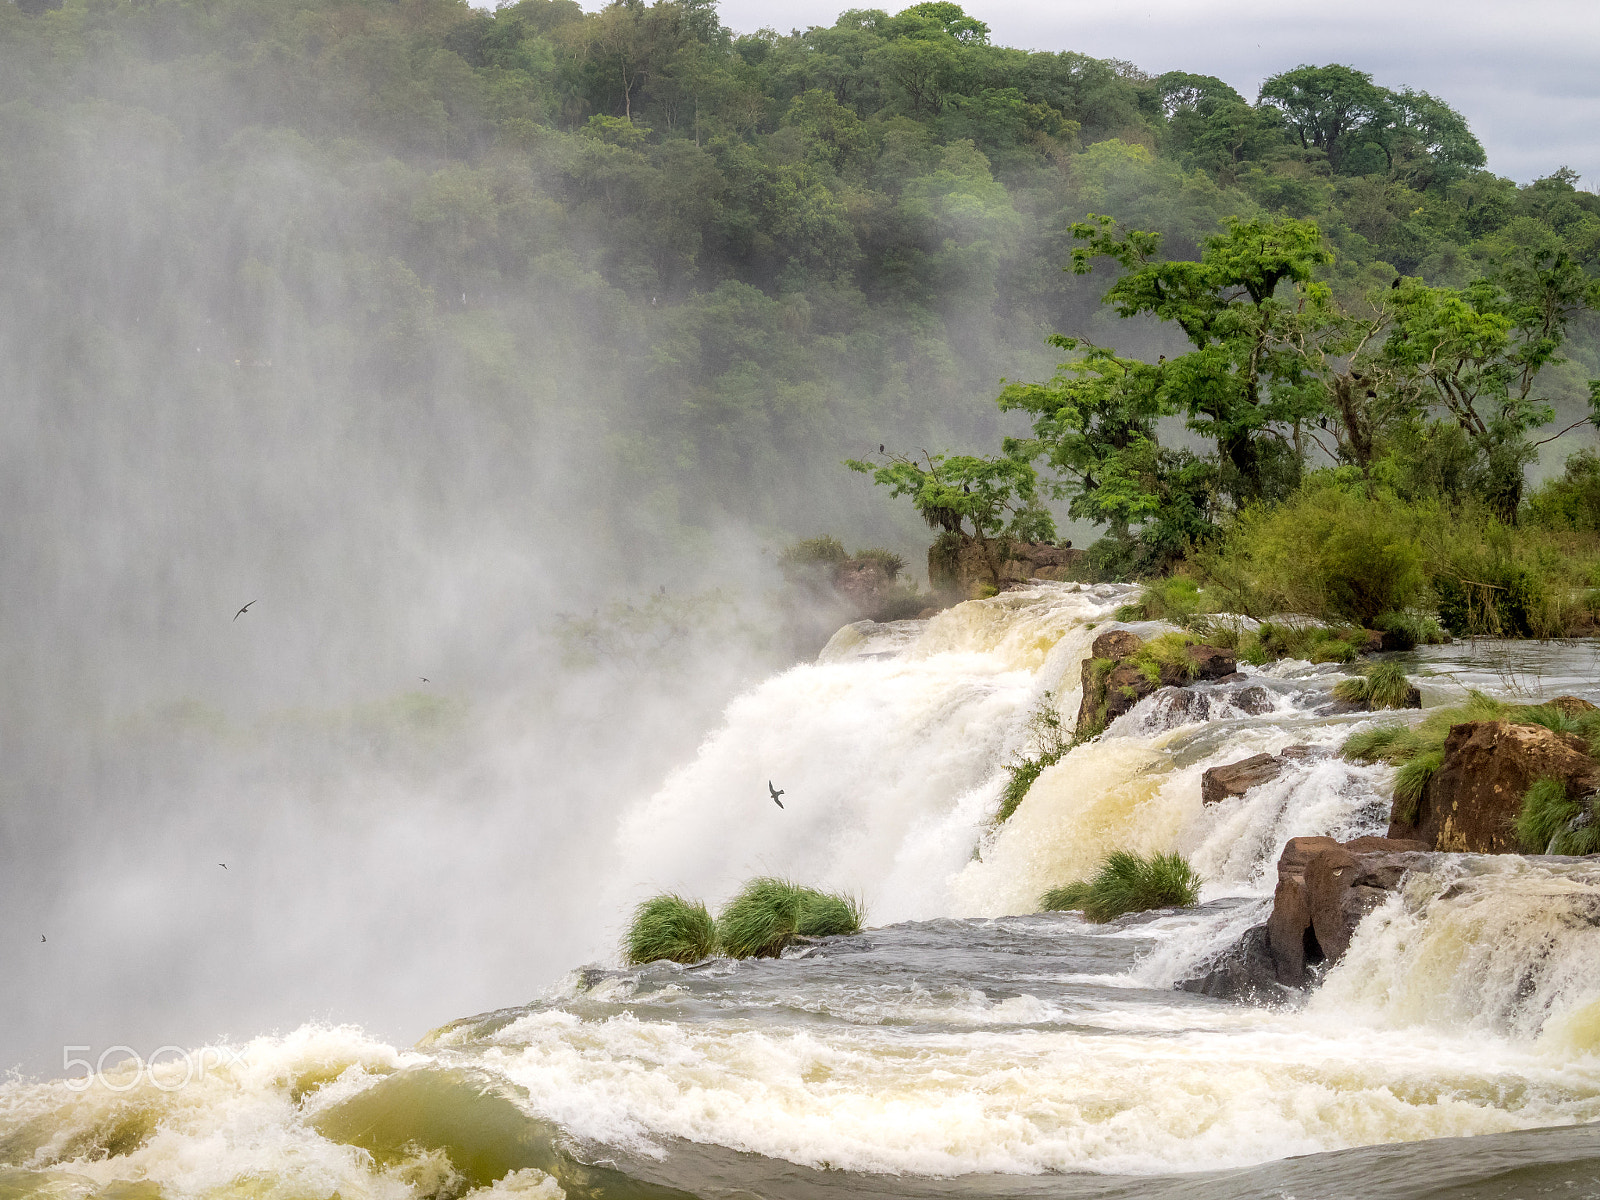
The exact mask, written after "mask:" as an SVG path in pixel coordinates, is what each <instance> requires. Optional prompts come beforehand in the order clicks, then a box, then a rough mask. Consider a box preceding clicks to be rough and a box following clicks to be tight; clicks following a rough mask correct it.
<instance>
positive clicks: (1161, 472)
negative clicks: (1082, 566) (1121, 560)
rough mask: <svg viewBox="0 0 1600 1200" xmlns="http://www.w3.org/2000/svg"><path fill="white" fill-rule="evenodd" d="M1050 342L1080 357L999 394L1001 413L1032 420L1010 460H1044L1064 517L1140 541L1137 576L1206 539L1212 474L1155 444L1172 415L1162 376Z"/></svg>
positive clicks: (1084, 347)
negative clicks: (1029, 433) (1162, 422)
mask: <svg viewBox="0 0 1600 1200" xmlns="http://www.w3.org/2000/svg"><path fill="white" fill-rule="evenodd" d="M1049 342H1050V344H1051V345H1052V346H1055V347H1056V348H1058V349H1061V350H1067V351H1080V350H1081V351H1082V353H1081V355H1080V356H1079V357H1077V358H1075V359H1070V360H1068V361H1067V362H1064V363H1062V364H1061V365H1060V366H1059V367H1058V368H1057V372H1056V375H1055V377H1054V378H1052V379H1051V380H1050V381H1049V382H1048V383H1013V384H1009V385H1008V386H1007V387H1006V388H1005V390H1004V391H1002V392H1001V393H1000V397H999V401H998V403H999V405H1000V408H1001V409H1002V410H1005V411H1010V410H1021V411H1023V412H1027V413H1029V414H1030V415H1031V416H1032V417H1033V437H1032V438H1007V439H1006V441H1005V447H1004V448H1005V452H1006V453H1007V454H1008V455H1012V456H1016V457H1021V458H1027V459H1028V460H1029V461H1033V460H1035V459H1038V458H1043V459H1044V460H1045V463H1046V464H1047V466H1048V467H1049V468H1050V469H1051V470H1052V471H1053V472H1054V474H1055V477H1054V479H1053V480H1052V481H1051V482H1050V484H1049V485H1048V486H1049V490H1050V492H1051V493H1052V494H1053V495H1054V496H1055V497H1056V498H1057V499H1064V500H1067V501H1068V504H1069V507H1068V515H1069V516H1071V517H1072V518H1073V519H1074V520H1088V521H1094V522H1096V523H1097V524H1104V525H1107V526H1108V527H1109V531H1110V536H1111V537H1113V538H1116V539H1119V540H1122V541H1132V540H1134V539H1137V541H1138V543H1139V545H1140V547H1141V549H1140V551H1139V552H1138V555H1137V557H1138V558H1139V559H1140V560H1141V561H1140V562H1139V564H1138V565H1139V566H1140V567H1150V566H1154V565H1156V564H1157V563H1158V562H1160V561H1163V560H1170V559H1171V558H1172V557H1175V556H1177V555H1181V554H1182V552H1183V550H1184V548H1185V547H1186V546H1187V545H1188V544H1190V543H1191V542H1195V541H1201V540H1204V539H1205V538H1207V537H1208V536H1210V534H1211V532H1212V531H1213V526H1212V523H1211V519H1210V512H1211V509H1212V507H1213V504H1214V496H1215V474H1216V472H1215V469H1214V468H1212V467H1210V466H1209V465H1208V464H1205V463H1202V462H1200V461H1199V460H1198V459H1196V458H1195V456H1194V455H1193V454H1190V453H1188V452H1187V451H1174V450H1169V449H1166V448H1164V447H1162V446H1161V445H1160V444H1159V443H1158V441H1157V439H1156V421H1157V420H1158V419H1159V418H1160V417H1163V416H1166V415H1168V414H1169V413H1170V412H1171V411H1172V410H1171V407H1170V401H1169V399H1168V397H1167V393H1166V389H1165V388H1164V387H1163V385H1162V375H1163V373H1164V367H1162V366H1161V365H1156V366H1152V365H1151V364H1149V363H1145V362H1141V361H1140V360H1138V359H1134V358H1124V357H1122V356H1120V355H1118V354H1116V353H1114V352H1113V351H1111V350H1108V349H1106V348H1105V347H1103V346H1096V345H1093V344H1092V343H1089V342H1086V341H1083V340H1082V339H1080V338H1070V337H1062V336H1059V335H1057V336H1054V337H1051V338H1050V339H1049Z"/></svg>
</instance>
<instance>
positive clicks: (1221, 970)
mask: <svg viewBox="0 0 1600 1200" xmlns="http://www.w3.org/2000/svg"><path fill="white" fill-rule="evenodd" d="M1178 987H1179V989H1180V990H1182V991H1185V992H1195V993H1197V994H1198V995H1201V996H1210V997H1211V998H1212V999H1214V1000H1243V1001H1245V1002H1247V1003H1255V1004H1271V1003H1274V1002H1279V1001H1282V1000H1284V999H1285V998H1287V997H1288V995H1289V989H1288V988H1286V987H1284V986H1283V985H1282V984H1281V983H1279V982H1278V968H1277V964H1276V963H1275V962H1274V961H1273V958H1272V951H1271V950H1270V949H1268V947H1267V927H1266V926H1265V925H1254V926H1252V927H1251V928H1249V929H1247V930H1245V933H1244V936H1243V937H1241V938H1240V939H1239V940H1238V941H1237V942H1236V943H1234V945H1233V947H1232V948H1231V949H1230V950H1228V951H1227V952H1226V953H1225V954H1223V956H1222V957H1221V958H1219V959H1218V960H1217V961H1216V962H1215V963H1214V964H1213V965H1212V967H1211V969H1210V970H1209V971H1207V972H1206V973H1205V974H1204V975H1200V976H1197V977H1196V978H1194V979H1185V980H1182V981H1180V982H1179V984H1178Z"/></svg>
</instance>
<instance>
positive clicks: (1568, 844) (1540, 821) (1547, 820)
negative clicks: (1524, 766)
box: [1516, 777, 1600, 854]
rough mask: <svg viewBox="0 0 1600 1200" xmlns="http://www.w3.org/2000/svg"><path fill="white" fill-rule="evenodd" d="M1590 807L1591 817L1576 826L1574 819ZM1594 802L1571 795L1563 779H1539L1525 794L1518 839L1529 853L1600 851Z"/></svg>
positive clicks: (1518, 823)
mask: <svg viewBox="0 0 1600 1200" xmlns="http://www.w3.org/2000/svg"><path fill="white" fill-rule="evenodd" d="M1586 807H1587V808H1588V809H1589V820H1588V822H1587V823H1586V824H1580V825H1578V827H1577V828H1572V825H1573V822H1574V818H1576V817H1578V816H1580V815H1582V814H1583V812H1584V809H1585V808H1586ZM1595 817H1596V814H1595V812H1594V809H1593V803H1592V801H1591V802H1590V803H1589V804H1588V805H1585V803H1584V801H1582V800H1574V799H1572V798H1571V797H1569V796H1568V795H1567V785H1566V784H1565V783H1564V782H1563V781H1562V780H1560V779H1552V778H1549V777H1546V778H1544V779H1536V780H1534V782H1533V784H1532V785H1531V786H1530V787H1529V788H1528V790H1527V791H1526V792H1524V793H1523V795H1522V808H1521V810H1520V811H1519V812H1518V813H1517V826H1516V828H1517V841H1519V842H1521V843H1522V848H1523V850H1524V851H1526V852H1527V853H1529V854H1597V853H1600V820H1596V819H1595Z"/></svg>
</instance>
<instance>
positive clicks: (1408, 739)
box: [1339, 725, 1419, 766]
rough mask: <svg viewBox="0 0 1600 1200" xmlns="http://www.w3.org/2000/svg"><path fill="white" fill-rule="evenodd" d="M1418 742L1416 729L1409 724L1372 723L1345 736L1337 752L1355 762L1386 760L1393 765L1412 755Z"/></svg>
mask: <svg viewBox="0 0 1600 1200" xmlns="http://www.w3.org/2000/svg"><path fill="white" fill-rule="evenodd" d="M1418 744H1419V743H1418V738H1417V733H1416V730H1414V729H1412V728H1411V727H1410V726H1409V725H1374V726H1372V727H1371V728H1370V729H1359V730H1357V731H1356V732H1355V733H1352V734H1351V735H1350V736H1349V737H1347V738H1345V740H1344V745H1343V746H1341V747H1340V749H1339V752H1340V753H1341V754H1343V755H1344V756H1345V757H1346V758H1349V759H1354V760H1355V761H1356V762H1369V763H1370V762H1386V763H1389V764H1390V765H1391V766H1393V765H1397V764H1399V763H1403V762H1405V761H1406V760H1407V759H1409V758H1412V757H1414V756H1415V755H1416V753H1417V747H1418Z"/></svg>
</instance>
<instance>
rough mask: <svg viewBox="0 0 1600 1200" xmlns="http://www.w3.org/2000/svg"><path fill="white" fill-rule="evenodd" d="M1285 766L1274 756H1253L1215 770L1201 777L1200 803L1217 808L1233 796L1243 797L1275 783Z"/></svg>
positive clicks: (1212, 769)
mask: <svg viewBox="0 0 1600 1200" xmlns="http://www.w3.org/2000/svg"><path fill="white" fill-rule="evenodd" d="M1284 765H1285V764H1284V761H1283V760H1282V759H1281V758H1278V757H1276V756H1275V755H1271V754H1253V755H1251V756H1250V757H1249V758H1245V759H1241V760H1240V761H1238V762H1236V763H1229V764H1227V765H1226V766H1222V767H1212V768H1210V769H1209V770H1207V771H1206V773H1205V774H1204V775H1202V776H1200V803H1202V804H1217V803H1219V802H1221V801H1223V800H1226V799H1228V798H1229V797H1230V796H1242V795H1244V794H1245V793H1246V792H1248V791H1249V790H1250V789H1251V788H1253V787H1258V786H1259V785H1261V784H1263V783H1270V782H1271V781H1272V780H1274V779H1276V778H1277V777H1278V776H1279V775H1281V774H1282V773H1283V768H1284Z"/></svg>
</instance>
